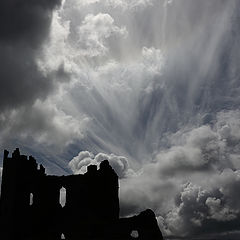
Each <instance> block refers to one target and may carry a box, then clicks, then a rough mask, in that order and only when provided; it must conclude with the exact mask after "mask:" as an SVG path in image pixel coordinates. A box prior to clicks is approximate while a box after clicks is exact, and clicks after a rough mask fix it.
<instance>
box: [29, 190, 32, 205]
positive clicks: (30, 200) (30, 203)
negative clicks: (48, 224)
mask: <svg viewBox="0 0 240 240" xmlns="http://www.w3.org/2000/svg"><path fill="white" fill-rule="evenodd" d="M29 205H30V206H31V205H33V194H32V193H30V199H29Z"/></svg>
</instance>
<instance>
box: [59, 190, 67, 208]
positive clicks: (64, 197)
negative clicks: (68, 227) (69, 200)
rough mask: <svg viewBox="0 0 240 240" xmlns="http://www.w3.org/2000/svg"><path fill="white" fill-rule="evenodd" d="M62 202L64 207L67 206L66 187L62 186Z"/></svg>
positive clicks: (60, 200)
mask: <svg viewBox="0 0 240 240" xmlns="http://www.w3.org/2000/svg"><path fill="white" fill-rule="evenodd" d="M59 202H60V204H61V205H62V207H64V206H65V204H66V188H64V187H62V188H61V189H60V199H59Z"/></svg>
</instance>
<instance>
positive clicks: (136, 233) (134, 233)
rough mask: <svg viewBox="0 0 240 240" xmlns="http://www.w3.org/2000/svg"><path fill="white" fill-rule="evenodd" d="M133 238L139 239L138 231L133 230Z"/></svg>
mask: <svg viewBox="0 0 240 240" xmlns="http://www.w3.org/2000/svg"><path fill="white" fill-rule="evenodd" d="M131 237H132V238H138V237H139V234H138V231H137V230H132V232H131Z"/></svg>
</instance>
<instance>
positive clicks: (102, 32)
mask: <svg viewBox="0 0 240 240" xmlns="http://www.w3.org/2000/svg"><path fill="white" fill-rule="evenodd" d="M77 33H78V40H77V47H78V48H80V51H81V54H82V55H83V56H90V57H95V56H99V55H100V56H101V55H103V56H104V55H106V54H107V52H108V48H107V46H106V40H107V39H108V38H109V37H111V36H112V35H117V36H119V37H121V36H123V37H124V36H125V35H126V34H127V31H126V29H125V28H124V27H121V28H119V27H117V26H115V25H114V19H113V18H112V17H111V16H110V15H109V14H103V13H99V14H97V15H95V16H94V15H93V14H88V15H87V16H86V17H85V18H84V20H83V22H82V24H81V25H80V26H79V27H78V29H77Z"/></svg>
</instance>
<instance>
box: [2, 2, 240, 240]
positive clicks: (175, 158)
mask: <svg viewBox="0 0 240 240" xmlns="http://www.w3.org/2000/svg"><path fill="white" fill-rule="evenodd" d="M52 3H53V4H54V6H49V8H47V6H46V7H45V8H44V7H43V8H41V10H42V11H48V13H47V14H46V17H45V18H44V19H40V20H41V21H42V24H41V25H40V30H34V29H35V28H31V29H30V30H29V31H30V34H31V36H35V38H34V37H32V38H29V36H26V34H25V35H24V34H22V33H17V32H16V34H15V35H14V34H13V36H11V35H10V34H7V32H6V33H5V32H4V34H5V35H4V34H3V36H5V38H4V37H2V38H1V37H0V40H1V49H2V48H3V47H4V50H3V56H1V58H0V61H1V63H2V64H3V65H4V64H5V65H6V64H9V65H11V67H12V68H15V72H16V75H14V73H13V72H10V73H9V72H8V73H5V72H3V70H0V74H1V76H5V78H8V79H10V84H9V85H7V80H6V82H3V85H6V87H5V89H4V91H2V90H0V93H1V96H2V97H1V102H0V108H1V111H2V112H1V115H0V126H1V136H0V141H1V145H2V146H3V147H5V148H13V147H15V146H16V145H18V146H20V147H21V148H22V149H24V151H25V152H26V153H33V154H34V156H36V158H38V159H39V160H40V161H42V162H43V163H44V165H45V166H47V167H48V171H49V172H50V173H55V174H64V173H65V174H66V173H70V172H71V171H72V172H74V173H76V174H77V173H82V172H84V171H85V170H86V166H88V165H89V164H91V163H94V164H98V163H99V162H100V161H101V160H103V159H108V160H109V161H110V164H111V165H112V166H113V168H114V169H115V170H116V172H117V173H118V175H119V177H120V184H121V188H120V201H121V215H122V216H128V215H131V214H135V213H137V212H138V211H140V210H142V209H145V208H152V209H153V210H154V211H155V212H156V214H157V217H158V222H159V225H160V228H161V230H162V231H163V234H164V235H165V236H168V237H170V236H177V237H186V238H188V239H189V238H190V236H194V235H197V236H200V235H201V236H203V238H206V239H207V238H208V237H209V236H212V237H214V236H215V235H216V234H218V239H220V238H225V237H229V236H230V234H231V236H233V237H234V236H235V235H236V234H237V232H238V231H239V230H240V229H239V228H240V227H239V221H240V206H239V205H240V203H239V201H238V199H239V197H240V144H239V140H240V121H239V119H240V109H239V104H240V97H239V96H240V73H239V66H238V65H239V60H240V59H239V58H240V50H239V49H240V46H239V42H240V29H239V26H240V25H239V23H240V18H239V17H240V15H239V11H238V9H239V7H240V6H239V5H240V2H239V1H238V0H228V1H226V0H211V1H195V0H171V1H170V0H66V1H64V2H63V3H62V5H61V6H57V8H56V1H55V2H54V1H52ZM34 9H38V8H37V7H36V8H34ZM53 9H55V10H53ZM24 11H27V10H26V9H25V10H24ZM50 12H51V13H52V15H51V14H50ZM5 17H6V16H5ZM6 18H7V17H6ZM39 18H40V17H39ZM39 18H36V19H37V21H35V22H34V23H33V25H34V24H35V26H38V25H37V24H38V21H40V20H39ZM6 21H8V20H6ZM0 27H2V26H1V25H0ZM10 27H11V26H10ZM47 29H48V30H47ZM43 30H45V31H43ZM13 31H14V29H12V32H13ZM31 31H36V32H32V33H31ZM21 34H22V35H21ZM14 36H15V37H16V36H17V37H18V38H19V39H17V40H14V41H13V40H12V38H13V37H14ZM36 36H37V37H36ZM40 36H41V37H42V38H40ZM3 43H4V44H3ZM10 51H14V54H15V59H10V58H9V56H8V54H9V52H10ZM22 54H23V55H22ZM21 58H24V59H29V63H28V62H26V63H25V65H19V63H22V62H21ZM4 59H7V61H5V60H4ZM5 65H4V66H5ZM8 69H9V68H8ZM17 76H19V77H20V79H18V81H17V80H16V77H17ZM31 78H33V80H34V81H31V80H30V79H31ZM3 79H4V78H3ZM1 81H2V80H1ZM4 81H5V80H4ZM11 81H12V82H13V81H16V82H18V84H19V86H18V85H15V87H16V88H18V90H15V88H13V89H12V90H11V86H13V85H12V84H11ZM21 88H22V89H21ZM10 90H11V91H10ZM24 90H27V93H26V92H25V93H24V94H23V93H22V91H24ZM5 91H7V92H8V93H9V94H10V95H6V92H5ZM9 96H11V98H10V97H9ZM236 239H237V238H236Z"/></svg>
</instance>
